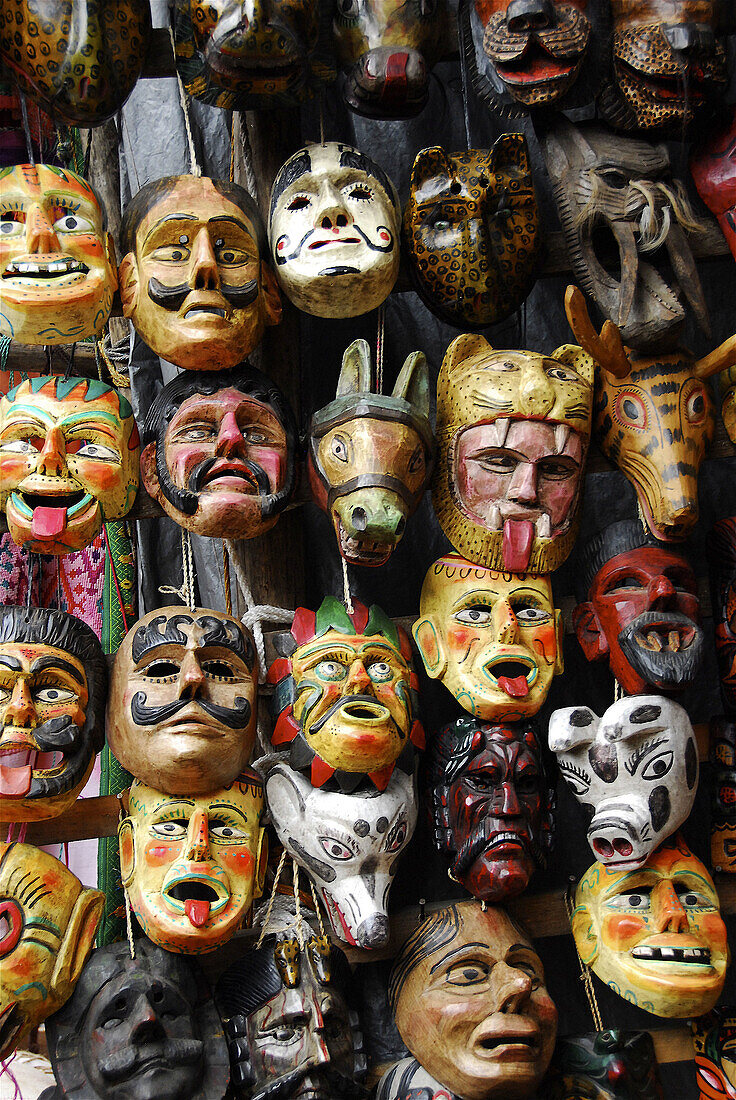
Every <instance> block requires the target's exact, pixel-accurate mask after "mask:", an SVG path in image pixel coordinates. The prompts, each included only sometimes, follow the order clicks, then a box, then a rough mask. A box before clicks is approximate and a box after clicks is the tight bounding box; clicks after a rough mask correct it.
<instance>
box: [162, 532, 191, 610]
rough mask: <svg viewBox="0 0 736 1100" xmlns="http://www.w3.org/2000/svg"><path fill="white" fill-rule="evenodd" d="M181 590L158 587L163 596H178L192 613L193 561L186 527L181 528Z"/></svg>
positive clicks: (171, 585)
mask: <svg viewBox="0 0 736 1100" xmlns="http://www.w3.org/2000/svg"><path fill="white" fill-rule="evenodd" d="M181 571H182V580H181V588H177V587H176V586H175V585H173V584H161V585H159V589H158V590H159V592H161V593H162V594H163V595H165V596H168V595H171V596H178V597H179V599H180V600H181V602H182V603H185V604H186V605H187V607H188V608H189V610H190V611H194V595H195V593H194V584H195V572H194V559H193V557H192V540H191V537H190V535H189V532H188V531H187V529H186V527H182V528H181Z"/></svg>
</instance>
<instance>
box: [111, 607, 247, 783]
mask: <svg viewBox="0 0 736 1100" xmlns="http://www.w3.org/2000/svg"><path fill="white" fill-rule="evenodd" d="M257 691H258V667H257V660H256V653H255V647H254V645H253V641H252V639H251V637H250V634H249V633H248V631H247V630H246V629H245V627H244V626H243V625H242V623H240V622H238V620H237V619H233V618H231V617H230V616H229V615H223V614H222V613H221V612H219V611H208V610H204V609H202V608H198V609H197V610H195V611H187V610H186V609H185V608H182V607H164V608H159V609H158V610H156V611H151V612H149V614H148V615H146V616H144V618H142V619H141V620H140V621H139V622H137V623H136V624H135V626H133V627H132V628H131V629H130V630H129V631H128V633H127V634H126V635H125V638H124V639H123V643H122V645H121V646H120V649H119V650H118V652H117V655H116V658H115V668H114V671H113V675H112V683H111V685H110V699H109V702H108V710H107V738H108V743H109V745H110V749H111V750H112V752H113V753H114V754H115V757H116V758H117V759H118V760H119V761H120V763H121V764H122V765H123V767H124V768H126V769H127V770H128V771H129V772H131V773H132V774H133V775H134V776H135V777H136V779H140V780H141V782H142V783H146V784H147V785H148V786H151V787H154V788H155V789H156V790H161V791H165V792H166V793H167V794H180V795H190V794H207V793H208V792H209V791H214V790H217V788H218V787H225V786H227V785H228V784H229V783H232V781H233V780H234V779H235V777H236V776H237V775H238V774H239V773H240V772H241V771H242V770H243V768H244V767H245V766H246V764H247V763H248V760H249V759H250V754H251V750H252V748H253V744H254V740H255V723H256V694H257Z"/></svg>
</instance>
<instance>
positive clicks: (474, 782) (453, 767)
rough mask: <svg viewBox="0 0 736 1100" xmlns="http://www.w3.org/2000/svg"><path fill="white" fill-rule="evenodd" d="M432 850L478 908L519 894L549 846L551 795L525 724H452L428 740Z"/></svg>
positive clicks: (529, 726)
mask: <svg viewBox="0 0 736 1100" xmlns="http://www.w3.org/2000/svg"><path fill="white" fill-rule="evenodd" d="M429 784H430V789H431V797H432V809H433V814H434V832H435V843H436V845H437V848H438V849H439V851H440V852H442V853H443V854H444V855H447V856H449V857H450V860H451V864H450V875H451V877H452V878H453V879H454V880H456V881H457V882H459V883H461V884H462V885H463V886H464V887H465V889H466V890H468V891H469V893H471V894H472V895H473V897H474V898H478V900H479V901H490V902H500V901H503V900H504V899H506V898H510V897H514V896H515V895H516V894H520V893H521V892H522V891H523V890H525V889H526V887H527V886H528V884H529V879H530V878H531V876H532V875H533V873H534V871H535V870H536V868H537V866H539V865H542V866H544V864H545V863H546V857H547V852H548V851H549V848H550V846H551V842H552V807H553V803H554V788H553V787H551V786H550V785H549V782H548V780H547V777H546V775H545V768H544V762H543V759H542V751H541V748H540V744H539V735H538V733H537V730H536V728H535V727H534V725H532V723H530V722H519V723H508V724H506V725H490V724H489V723H487V722H479V721H478V720H477V719H475V718H469V717H467V716H466V717H463V718H458V719H457V720H456V721H455V722H453V723H452V724H451V725H449V726H445V727H444V728H443V729H441V730H440V731H439V733H438V734H437V736H436V737H434V738H433V739H432V742H431V749H430V769H429Z"/></svg>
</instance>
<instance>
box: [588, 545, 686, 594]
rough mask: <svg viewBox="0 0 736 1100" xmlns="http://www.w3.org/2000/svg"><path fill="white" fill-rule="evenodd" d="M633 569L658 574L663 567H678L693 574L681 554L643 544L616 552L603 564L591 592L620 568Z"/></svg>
mask: <svg viewBox="0 0 736 1100" xmlns="http://www.w3.org/2000/svg"><path fill="white" fill-rule="evenodd" d="M622 569H623V570H626V569H632V570H636V571H637V572H640V573H646V574H648V575H649V576H652V577H654V576H658V575H659V574H660V573H661V572H662V570H663V569H677V570H679V571H680V572H686V573H688V574H692V569H691V568H690V565H689V564H688V562H687V561H685V559H684V558H681V557H680V556H679V554H673V553H671V552H670V551H668V550H660V549H659V547H657V546H641V547H637V549H636V550H626V551H625V552H624V553H623V554H614V556H613V557H612V558H609V560H608V561H607V562H606V563H605V564H604V565H602V566H601V568H600V569H599V570H598V572H597V573H596V575H595V578H594V580H593V584H592V585H591V594H593V592H595V591H597V590H598V589H600V587H601V586H602V585H603V584H605V582H606V581H607V580H608V578H609V577H610V576H612V575H613V574H614V573H618V572H619V571H620V570H622Z"/></svg>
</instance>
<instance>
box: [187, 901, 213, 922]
mask: <svg viewBox="0 0 736 1100" xmlns="http://www.w3.org/2000/svg"><path fill="white" fill-rule="evenodd" d="M184 910H185V912H186V915H187V916H188V917H189V920H190V922H191V923H192V924H193V925H194V927H195V928H201V927H202V925H203V924H206V923H207V920H208V918H209V915H210V903H209V902H208V901H199V899H198V898H187V900H186V901H185V902H184Z"/></svg>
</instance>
